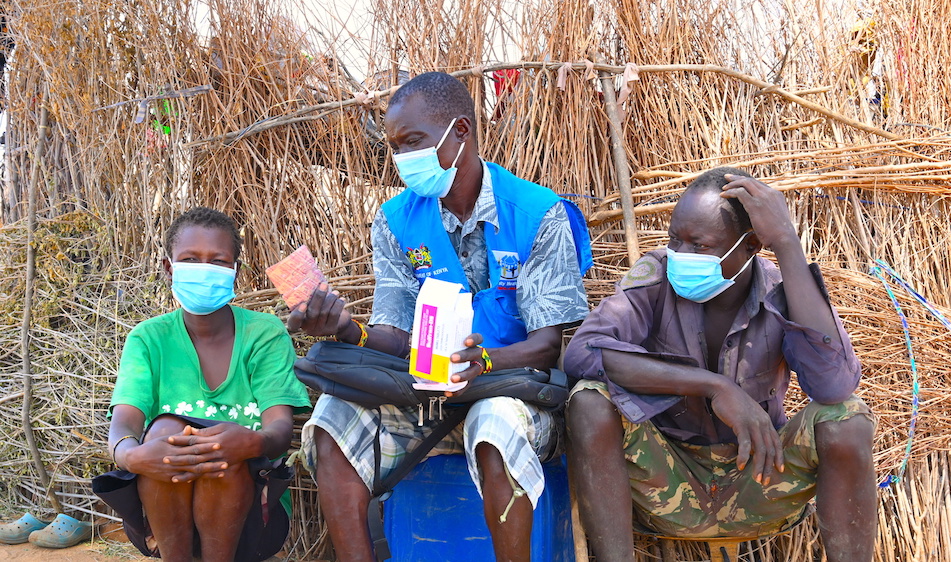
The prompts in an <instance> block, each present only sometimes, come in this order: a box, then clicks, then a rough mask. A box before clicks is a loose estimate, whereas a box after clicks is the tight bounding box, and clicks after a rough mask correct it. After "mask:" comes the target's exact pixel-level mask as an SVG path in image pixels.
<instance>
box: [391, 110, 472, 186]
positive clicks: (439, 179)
mask: <svg viewBox="0 0 951 562" xmlns="http://www.w3.org/2000/svg"><path fill="white" fill-rule="evenodd" d="M455 125H456V120H455V119H453V120H452V123H450V124H449V128H447V129H446V132H445V133H443V134H442V138H441V139H439V142H438V143H437V144H436V146H431V147H429V148H423V149H421V150H414V151H412V152H401V153H398V154H394V155H393V163H394V164H396V169H397V171H398V172H399V173H400V177H401V178H403V182H404V183H405V184H406V187H408V188H410V189H411V190H413V192H414V193H416V195H419V196H420V197H439V198H443V197H445V196H446V195H447V194H449V189H450V188H452V180H454V179H455V178H456V162H458V161H459V156H460V155H461V154H462V149H463V148H464V147H465V146H466V143H462V145H461V146H459V152H458V153H456V158H455V160H453V161H452V166H450V167H449V169H448V170H446V169H444V168H443V167H442V165H440V164H439V155H438V154H436V151H437V150H439V147H441V146H442V143H443V142H444V141H445V140H446V137H447V136H449V131H452V128H453V127H454V126H455Z"/></svg>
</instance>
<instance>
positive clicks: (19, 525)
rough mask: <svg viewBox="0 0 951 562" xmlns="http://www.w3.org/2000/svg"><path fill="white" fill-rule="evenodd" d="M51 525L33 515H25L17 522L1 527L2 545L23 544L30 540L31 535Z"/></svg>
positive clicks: (0, 537) (0, 542)
mask: <svg viewBox="0 0 951 562" xmlns="http://www.w3.org/2000/svg"><path fill="white" fill-rule="evenodd" d="M49 524H50V522H49V521H42V520H40V519H37V518H36V517H34V516H33V514H32V513H24V514H23V516H22V517H20V518H19V519H17V520H16V521H14V522H12V523H3V524H2V525H0V544H23V543H25V542H26V541H28V540H29V539H30V533H32V532H33V531H37V530H40V529H42V528H44V527H46V526H47V525H49Z"/></svg>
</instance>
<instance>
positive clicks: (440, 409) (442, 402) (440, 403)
mask: <svg viewBox="0 0 951 562" xmlns="http://www.w3.org/2000/svg"><path fill="white" fill-rule="evenodd" d="M445 402H446V397H445V396H440V397H439V421H442V405H443V404H444V403H445Z"/></svg>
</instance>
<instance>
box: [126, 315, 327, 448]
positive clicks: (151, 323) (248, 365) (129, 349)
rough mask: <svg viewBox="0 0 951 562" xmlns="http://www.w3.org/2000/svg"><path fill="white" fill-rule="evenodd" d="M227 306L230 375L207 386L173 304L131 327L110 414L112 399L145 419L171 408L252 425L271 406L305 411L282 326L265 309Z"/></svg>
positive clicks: (306, 404) (305, 399) (303, 391)
mask: <svg viewBox="0 0 951 562" xmlns="http://www.w3.org/2000/svg"><path fill="white" fill-rule="evenodd" d="M231 310H232V312H233V313H234V324H235V330H234V349H233V351H232V353H231V365H230V367H229V368H228V376H227V378H226V379H225V380H224V382H222V383H221V384H220V385H219V386H218V388H216V389H214V390H211V389H209V388H208V384H207V383H206V382H205V377H204V376H202V373H201V367H200V366H199V362H198V352H196V351H195V346H194V344H192V341H191V338H190V337H189V336H188V331H187V330H186V329H185V321H184V319H183V318H182V309H178V310H175V311H174V312H170V313H168V314H163V315H161V316H156V317H155V318H150V319H148V320H146V321H144V322H142V323H140V324H139V325H138V326H136V327H135V328H134V329H133V330H132V332H130V333H129V336H128V338H127V339H126V342H125V347H124V348H123V350H122V359H121V361H120V362H119V374H118V377H117V379H116V388H115V390H114V391H113V393H112V402H111V404H110V406H109V410H110V413H111V411H112V408H113V406H115V405H116V404H128V405H130V406H135V407H136V408H138V409H139V410H141V411H142V413H143V414H145V423H146V425H148V424H149V422H151V421H152V420H153V419H155V418H156V417H157V416H159V415H161V414H164V413H173V414H178V415H182V416H191V417H194V418H202V419H208V420H218V421H229V422H234V423H237V424H241V425H243V426H244V427H247V428H248V429H252V430H258V429H260V428H261V412H263V411H265V410H267V409H268V408H270V407H271V406H279V405H286V406H291V407H292V408H293V410H294V413H302V412H307V411H308V410H309V409H310V400H309V399H308V397H307V390H306V388H304V385H303V384H301V382H300V381H298V380H297V377H295V376H294V369H293V367H294V360H295V359H296V358H297V356H296V354H295V353H294V347H293V345H292V344H291V338H290V336H288V335H287V330H286V329H285V328H284V325H283V324H282V323H281V321H280V320H279V319H278V318H277V317H275V316H273V315H270V314H263V313H260V312H254V311H251V310H246V309H244V308H238V307H235V306H232V307H231Z"/></svg>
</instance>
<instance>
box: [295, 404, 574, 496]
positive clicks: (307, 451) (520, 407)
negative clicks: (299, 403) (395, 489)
mask: <svg viewBox="0 0 951 562" xmlns="http://www.w3.org/2000/svg"><path fill="white" fill-rule="evenodd" d="M424 410H427V409H426V408H424ZM423 418H424V419H423V423H422V425H420V424H419V423H418V422H419V409H418V408H415V407H402V408H401V407H396V406H381V407H380V409H379V412H378V411H377V410H371V409H367V408H364V407H363V406H360V405H359V404H354V403H352V402H347V401H346V400H341V399H339V398H336V397H334V396H331V395H329V394H322V395H321V396H320V398H318V399H317V404H316V405H315V406H314V413H313V415H311V418H310V420H308V421H307V423H305V424H304V427H303V430H302V432H301V452H302V459H303V462H304V466H305V467H306V468H307V469H308V470H309V471H310V473H311V474H314V471H315V467H316V463H317V462H318V459H317V448H316V444H315V442H314V432H315V430H316V428H318V427H319V428H321V429H323V430H324V431H326V432H327V433H328V434H329V435H330V436H331V437H332V438H333V439H334V441H336V443H337V445H338V446H339V447H340V450H341V451H343V454H344V455H346V457H347V459H349V460H350V464H352V465H353V467H354V468H355V469H356V471H357V474H359V475H360V477H361V478H362V479H363V482H364V483H366V485H367V489H372V488H373V471H374V468H373V465H374V462H373V441H374V440H375V439H376V432H377V427H378V426H380V424H382V427H381V429H380V451H381V456H380V468H381V472H382V474H381V475H380V478H381V479H382V478H385V477H386V475H387V474H389V473H390V471H392V470H393V468H394V467H396V466H397V464H399V462H400V459H401V458H403V456H404V455H406V453H407V452H408V451H412V450H413V448H414V447H415V446H416V445H418V444H419V442H421V441H422V440H423V439H425V438H426V436H427V435H429V433H430V432H431V431H432V428H433V427H434V426H435V425H436V424H438V423H439V417H438V416H436V419H435V420H430V419H429V416H428V411H424V412H423ZM563 427H564V420H563V415H562V412H561V411H558V412H551V411H548V410H542V409H539V408H537V407H535V406H533V405H531V404H526V403H524V402H522V401H521V400H517V399H515V398H508V397H503V396H500V397H495V398H487V399H484V400H479V401H478V402H476V403H475V404H473V406H472V408H471V409H470V410H469V413H468V414H467V415H466V419H465V421H463V422H462V423H461V424H459V426H458V427H456V428H455V429H454V430H453V431H452V432H451V433H450V434H449V435H447V436H446V437H444V438H443V439H442V440H441V441H440V442H439V443H438V444H437V445H436V446H435V447H434V448H433V449H432V450H431V451H430V452H429V454H428V455H427V456H433V455H446V454H460V453H465V455H466V461H467V463H468V465H469V475H470V476H471V477H472V481H473V482H475V485H476V488H477V489H478V490H479V494H480V495H481V494H482V488H481V486H480V478H479V469H478V466H477V465H476V457H475V450H476V446H477V445H478V444H479V443H488V444H490V445H492V446H493V447H495V448H496V449H498V450H499V452H500V453H501V455H502V459H503V460H504V461H505V465H506V467H507V468H508V470H509V473H510V474H511V475H512V477H513V478H514V479H515V481H516V482H518V484H519V486H521V487H522V489H524V490H525V491H526V492H527V493H528V496H529V498H530V499H531V500H532V506H533V507H534V506H535V505H536V504H537V503H538V498H539V497H540V496H541V494H542V491H543V490H544V489H545V479H544V476H543V475H542V465H541V463H542V462H543V461H546V460H549V459H551V458H554V457H555V456H556V455H558V454H561V449H562V442H563V439H562V434H563Z"/></svg>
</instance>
